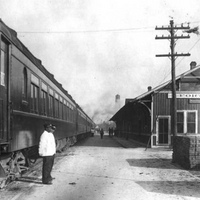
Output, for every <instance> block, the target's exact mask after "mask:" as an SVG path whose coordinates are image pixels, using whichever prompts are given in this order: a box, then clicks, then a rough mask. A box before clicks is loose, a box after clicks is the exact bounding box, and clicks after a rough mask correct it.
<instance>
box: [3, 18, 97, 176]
mask: <svg viewBox="0 0 200 200" xmlns="http://www.w3.org/2000/svg"><path fill="white" fill-rule="evenodd" d="M0 49H1V51H0V61H1V62H0V156H1V160H0V162H1V163H0V164H1V165H0V167H1V168H0V175H2V173H4V172H2V171H3V170H2V166H3V165H4V164H5V163H4V162H3V160H4V159H3V157H4V156H5V155H9V159H10V160H9V162H7V163H6V165H8V163H10V162H11V165H13V163H14V165H17V166H18V168H19V170H20V166H21V165H20V164H18V160H19V157H21V152H22V153H23V156H25V157H26V156H27V157H29V152H31V151H30V150H31V149H33V147H36V146H37V145H38V143H39V138H40V135H41V133H42V132H43V124H44V123H46V122H50V123H53V124H55V125H56V127H57V129H56V132H55V137H56V140H57V142H58V146H59V147H60V148H61V147H63V146H64V145H65V144H66V143H67V142H70V143H73V142H75V141H76V139H77V138H83V137H85V136H88V135H89V133H90V130H91V127H92V126H93V125H94V122H93V121H92V120H91V119H90V118H89V117H88V115H87V114H86V113H85V112H84V111H83V110H82V109H81V107H80V106H79V105H78V104H77V103H76V102H75V101H74V99H73V98H72V97H71V95H70V94H68V92H67V91H66V90H65V89H64V88H63V87H62V85H61V84H60V83H59V82H57V81H56V80H55V78H54V76H53V75H52V74H50V73H49V72H48V71H47V70H46V69H45V67H44V66H43V65H42V63H41V61H40V60H38V59H37V58H35V57H34V56H33V55H32V53H31V52H30V51H29V50H28V49H27V48H26V47H25V46H24V45H23V44H22V42H21V41H20V40H19V39H18V38H17V33H16V32H15V31H14V30H12V29H11V28H9V27H8V26H7V25H5V24H4V23H3V21H2V20H0ZM19 152H20V156H19ZM20 160H21V159H20ZM7 170H8V169H7ZM9 170H10V171H12V170H13V169H12V167H10V168H9ZM19 170H18V171H19ZM5 173H7V172H5ZM3 175H5V174H3Z"/></svg>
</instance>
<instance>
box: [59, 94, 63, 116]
mask: <svg viewBox="0 0 200 200" xmlns="http://www.w3.org/2000/svg"><path fill="white" fill-rule="evenodd" d="M59 117H60V119H63V103H62V97H60V105H59Z"/></svg>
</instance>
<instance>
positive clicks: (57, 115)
mask: <svg viewBox="0 0 200 200" xmlns="http://www.w3.org/2000/svg"><path fill="white" fill-rule="evenodd" d="M55 117H57V118H58V117H59V101H58V99H55Z"/></svg>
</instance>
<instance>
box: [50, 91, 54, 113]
mask: <svg viewBox="0 0 200 200" xmlns="http://www.w3.org/2000/svg"><path fill="white" fill-rule="evenodd" d="M53 108H54V105H53V96H52V95H49V116H50V117H53Z"/></svg>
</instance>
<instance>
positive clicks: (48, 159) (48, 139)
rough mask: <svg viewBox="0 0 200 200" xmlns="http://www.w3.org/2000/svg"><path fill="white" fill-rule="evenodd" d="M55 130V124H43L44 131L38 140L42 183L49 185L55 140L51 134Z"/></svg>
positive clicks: (50, 182)
mask: <svg viewBox="0 0 200 200" xmlns="http://www.w3.org/2000/svg"><path fill="white" fill-rule="evenodd" d="M55 130H56V127H55V125H52V124H45V125H44V132H43V133H42V135H41V137H40V142H39V155H40V156H42V157H43V166H42V183H43V184H47V185H51V184H52V179H53V178H52V177H51V171H52V168H53V164H54V157H55V153H56V142H55V137H54V135H53V133H54V131H55Z"/></svg>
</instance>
